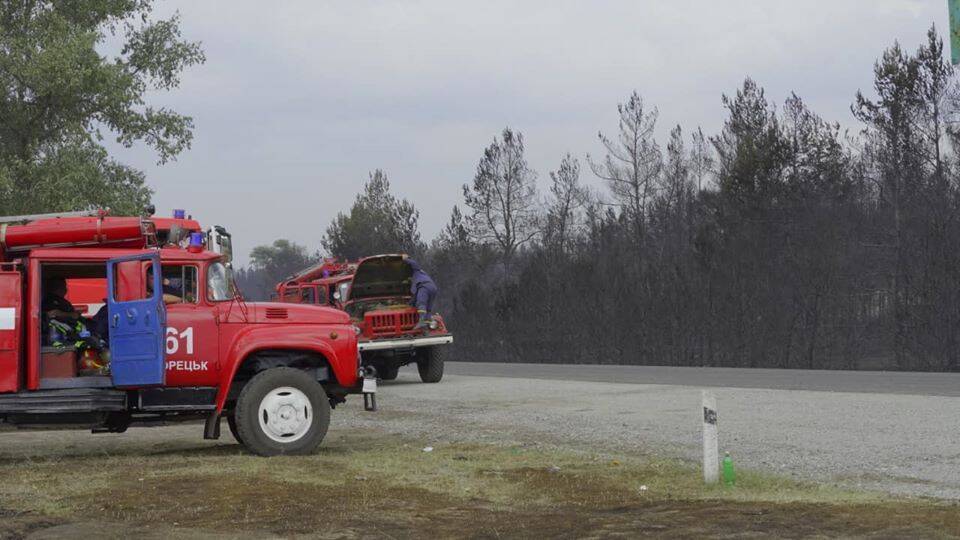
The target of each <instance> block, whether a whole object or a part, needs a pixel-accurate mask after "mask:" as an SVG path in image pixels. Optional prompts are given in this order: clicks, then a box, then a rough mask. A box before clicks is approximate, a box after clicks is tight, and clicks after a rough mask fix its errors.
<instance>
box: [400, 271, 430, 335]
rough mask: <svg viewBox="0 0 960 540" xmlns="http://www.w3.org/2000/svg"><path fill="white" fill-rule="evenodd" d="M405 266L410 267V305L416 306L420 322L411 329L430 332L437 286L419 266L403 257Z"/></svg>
mask: <svg viewBox="0 0 960 540" xmlns="http://www.w3.org/2000/svg"><path fill="white" fill-rule="evenodd" d="M404 260H405V261H406V262H407V266H409V267H410V270H411V272H412V274H411V275H410V304H411V305H413V306H416V308H417V313H418V314H419V315H420V320H419V321H417V325H416V326H414V327H413V329H414V330H422V331H424V332H426V331H428V330H430V323H431V322H432V320H433V301H434V299H435V298H436V296H437V284H436V283H434V282H433V279H431V278H430V276H429V274H427V273H426V272H424V271H423V268H420V264H419V263H418V262H417V261H415V260H413V259H411V258H409V257H407V256H404Z"/></svg>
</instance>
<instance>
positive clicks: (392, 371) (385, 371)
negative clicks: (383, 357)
mask: <svg viewBox="0 0 960 540" xmlns="http://www.w3.org/2000/svg"><path fill="white" fill-rule="evenodd" d="M399 374H400V366H381V367H379V368H377V376H378V377H380V378H381V379H383V380H384V381H392V380H394V379H396V378H397V375H399Z"/></svg>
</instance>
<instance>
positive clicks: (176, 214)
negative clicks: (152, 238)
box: [173, 208, 187, 219]
mask: <svg viewBox="0 0 960 540" xmlns="http://www.w3.org/2000/svg"><path fill="white" fill-rule="evenodd" d="M186 217H187V211H186V210H183V209H182V208H177V209H176V210H174V211H173V219H185V218H186Z"/></svg>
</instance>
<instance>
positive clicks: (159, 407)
mask: <svg viewBox="0 0 960 540" xmlns="http://www.w3.org/2000/svg"><path fill="white" fill-rule="evenodd" d="M0 222H2V225H0V227H2V228H0V247H2V259H0V421H2V422H5V423H8V424H13V425H16V426H30V427H38V426H39V427H44V426H46V427H63V426H74V427H85V428H90V429H92V431H93V432H94V433H101V432H123V431H125V430H126V429H127V428H128V427H129V426H132V425H156V424H158V423H165V422H171V421H177V420H191V419H198V418H202V419H205V420H206V423H205V428H204V437H205V438H218V437H219V435H220V429H219V426H220V418H221V417H223V416H225V417H226V418H227V421H228V424H229V427H230V429H231V431H232V433H233V434H234V436H235V437H236V438H237V440H238V441H239V442H241V443H242V444H243V445H245V446H246V447H247V448H248V449H250V450H251V451H252V452H254V453H257V454H260V455H276V454H303V453H309V452H312V451H313V450H315V449H316V448H317V446H318V445H319V444H320V443H321V441H322V440H323V438H324V436H325V434H326V431H327V427H328V425H329V421H330V410H331V408H332V407H334V406H335V405H336V404H338V403H342V402H343V401H345V398H346V396H347V395H348V394H355V393H364V394H365V395H364V398H365V403H366V404H368V409H373V408H375V402H374V401H373V395H372V393H373V392H375V390H376V389H375V381H374V380H372V379H371V378H369V377H368V378H366V379H365V377H364V375H365V372H364V369H363V368H362V367H361V366H360V362H359V354H358V349H357V330H356V328H355V327H354V325H352V324H351V322H350V320H349V317H348V316H347V315H346V314H344V313H343V312H342V311H339V310H335V309H329V308H324V307H316V306H296V305H291V304H278V303H253V302H245V301H244V300H243V298H242V297H241V296H240V295H239V293H238V291H237V289H236V287H235V286H234V284H233V281H232V272H231V270H230V267H229V258H228V257H227V258H226V259H225V255H224V254H222V253H218V252H215V251H210V250H208V249H207V247H206V244H207V243H208V242H209V241H210V240H209V239H210V236H206V237H204V235H202V234H198V233H195V234H193V235H192V237H191V238H190V243H189V244H188V245H181V244H178V243H176V242H174V243H167V244H165V245H159V244H158V243H157V240H156V239H157V231H156V226H155V224H154V223H152V222H151V221H150V219H147V218H136V217H109V216H105V215H102V214H101V215H97V216H87V217H56V218H42V219H26V220H24V219H12V220H11V219H9V218H0ZM224 232H225V231H224ZM57 282H59V283H66V284H67V287H68V288H69V284H70V283H80V282H83V283H86V284H87V286H88V287H89V288H90V289H91V290H95V289H96V287H97V284H98V283H99V284H102V285H100V286H101V287H102V289H101V291H102V293H103V294H102V297H103V306H102V307H101V308H100V309H99V310H98V313H97V314H95V316H96V317H99V318H100V320H101V322H102V323H103V326H104V328H105V329H106V330H105V331H103V333H104V334H107V335H105V336H94V339H95V340H97V339H99V343H100V344H101V345H102V346H103V347H102V350H100V351H95V352H93V353H92V354H94V355H97V356H98V358H99V362H100V365H101V367H100V369H93V370H91V369H84V368H85V367H87V366H85V364H84V363H83V362H82V360H83V359H82V358H81V357H85V356H86V354H87V353H88V352H89V351H88V350H87V349H86V348H85V347H82V346H81V343H79V342H78V343H77V344H76V345H74V344H72V343H59V342H55V341H54V340H53V339H52V338H51V336H50V335H48V328H47V326H49V318H50V317H52V315H49V313H53V312H52V311H51V312H47V311H46V310H45V309H44V308H43V306H44V302H45V299H47V298H50V295H51V294H54V292H53V291H52V290H51V287H53V286H52V285H51V283H57ZM67 292H68V295H69V290H68V291H67ZM88 294H90V293H89V291H88ZM100 310H103V312H102V313H100ZM88 313H89V312H88ZM90 321H91V320H90V319H86V318H84V319H81V321H80V323H78V324H79V325H80V326H83V325H84V324H85V325H86V326H87V327H88V328H89V327H91V326H93V325H91V324H90ZM50 334H53V332H50ZM87 335H89V332H87ZM60 341H63V340H60ZM88 341H89V338H88ZM81 351H83V352H82V353H81ZM106 358H109V361H107V360H106Z"/></svg>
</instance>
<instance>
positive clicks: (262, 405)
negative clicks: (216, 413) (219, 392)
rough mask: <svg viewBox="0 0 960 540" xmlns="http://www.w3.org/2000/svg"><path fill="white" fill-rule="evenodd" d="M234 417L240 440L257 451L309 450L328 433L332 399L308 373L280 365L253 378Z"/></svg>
mask: <svg viewBox="0 0 960 540" xmlns="http://www.w3.org/2000/svg"><path fill="white" fill-rule="evenodd" d="M234 417H235V419H236V424H237V435H239V439H240V441H241V442H242V443H243V445H244V446H246V447H247V448H248V449H249V450H250V451H251V452H253V453H255V454H259V455H261V456H276V455H279V454H296V455H302V454H309V453H312V452H313V451H314V450H316V449H317V447H318V446H320V442H321V441H323V437H324V436H326V434H327V428H328V427H329V426H330V401H329V399H328V398H327V394H326V392H325V391H324V390H323V387H322V386H320V383H318V382H317V381H315V380H314V379H313V378H312V377H310V375H308V374H307V373H305V372H303V371H301V370H299V369H293V368H288V367H278V368H272V369H268V370H266V371H261V372H260V373H258V374H257V375H256V376H255V377H254V378H252V379H250V382H248V383H247V384H246V385H245V386H244V387H243V391H242V392H240V397H239V398H238V399H237V407H236V409H234Z"/></svg>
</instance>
